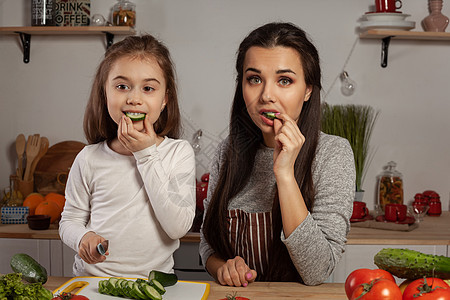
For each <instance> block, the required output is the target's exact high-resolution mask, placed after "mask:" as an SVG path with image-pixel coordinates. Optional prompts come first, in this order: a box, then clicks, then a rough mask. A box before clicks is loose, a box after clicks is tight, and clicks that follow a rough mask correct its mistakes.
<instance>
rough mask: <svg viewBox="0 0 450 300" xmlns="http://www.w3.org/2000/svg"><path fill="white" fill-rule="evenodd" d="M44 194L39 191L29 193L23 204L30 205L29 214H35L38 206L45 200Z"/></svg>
mask: <svg viewBox="0 0 450 300" xmlns="http://www.w3.org/2000/svg"><path fill="white" fill-rule="evenodd" d="M44 200H45V199H44V196H42V195H41V194H39V193H31V194H29V195H28V196H27V197H26V198H25V200H24V201H23V204H22V206H28V210H29V212H28V215H30V216H33V215H34V214H35V210H36V207H37V206H38V205H39V204H41V203H42V202H44Z"/></svg>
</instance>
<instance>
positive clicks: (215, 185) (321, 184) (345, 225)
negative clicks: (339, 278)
mask: <svg viewBox="0 0 450 300" xmlns="http://www.w3.org/2000/svg"><path fill="white" fill-rule="evenodd" d="M236 71H237V79H236V91H235V96H234V101H233V106H232V111H231V120H230V125H229V127H230V134H229V136H228V138H227V139H226V140H225V141H223V142H222V143H221V144H220V145H219V148H218V150H217V153H216V156H215V158H214V159H213V163H212V167H211V170H210V172H211V174H210V181H209V190H208V197H207V199H206V200H205V203H204V205H205V212H206V214H205V217H204V222H203V226H202V230H201V243H200V254H201V257H202V261H203V264H204V265H205V266H206V269H207V270H208V272H209V273H210V274H211V275H212V276H213V277H215V278H216V279H217V280H218V281H219V283H220V284H222V285H231V286H246V285H247V284H248V283H250V282H252V281H254V280H255V279H256V280H261V281H299V282H303V283H305V284H308V285H315V284H319V283H322V282H323V281H324V280H326V279H327V277H328V276H329V275H330V274H331V272H332V271H333V269H334V267H335V266H336V264H337V263H338V262H339V259H340V258H341V256H342V253H343V252H344V246H345V242H346V235H347V233H348V231H349V228H350V222H349V219H350V216H351V213H352V202H353V198H354V191H355V185H354V183H355V167H354V161H353V153H352V150H351V147H350V144H349V143H348V141H347V140H345V139H343V138H340V137H336V136H330V135H326V134H323V133H321V132H320V111H321V109H320V107H321V104H320V91H321V78H320V66H319V57H318V53H317V50H316V48H315V47H314V46H313V45H312V44H311V42H310V41H309V40H308V39H307V37H306V35H305V33H304V32H303V31H302V30H301V29H299V28H298V27H296V26H294V25H292V24H289V23H270V24H266V25H264V26H262V27H260V28H258V29H256V30H254V31H253V32H251V33H250V34H249V35H248V36H247V37H246V38H245V39H244V41H243V42H242V43H241V44H240V47H239V50H238V54H237V62H236Z"/></svg>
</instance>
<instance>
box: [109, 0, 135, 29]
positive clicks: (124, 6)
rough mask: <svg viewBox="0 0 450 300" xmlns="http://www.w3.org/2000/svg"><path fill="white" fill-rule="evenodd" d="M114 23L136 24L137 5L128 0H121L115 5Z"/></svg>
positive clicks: (117, 24) (118, 24)
mask: <svg viewBox="0 0 450 300" xmlns="http://www.w3.org/2000/svg"><path fill="white" fill-rule="evenodd" d="M112 23H113V25H115V26H130V27H133V28H134V26H136V5H135V4H134V3H133V2H131V1H128V0H119V1H118V2H117V3H116V4H115V5H114V7H113V12H112Z"/></svg>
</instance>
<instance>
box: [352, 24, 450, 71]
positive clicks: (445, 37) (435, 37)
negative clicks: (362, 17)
mask: <svg viewBox="0 0 450 300" xmlns="http://www.w3.org/2000/svg"><path fill="white" fill-rule="evenodd" d="M359 37H360V38H362V39H381V40H382V45H381V66H382V67H383V68H386V67H387V59H388V49H389V43H390V41H391V39H398V40H424V41H425V40H426V41H449V42H450V33H448V32H423V31H404V30H385V29H369V30H367V31H363V32H361V33H360V35H359Z"/></svg>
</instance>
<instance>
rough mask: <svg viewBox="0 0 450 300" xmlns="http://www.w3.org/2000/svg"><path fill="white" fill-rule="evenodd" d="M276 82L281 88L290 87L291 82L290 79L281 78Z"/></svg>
mask: <svg viewBox="0 0 450 300" xmlns="http://www.w3.org/2000/svg"><path fill="white" fill-rule="evenodd" d="M278 82H279V83H280V84H281V85H282V86H287V85H290V84H291V83H292V80H291V79H290V78H281V79H280V80H279V81H278Z"/></svg>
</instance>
